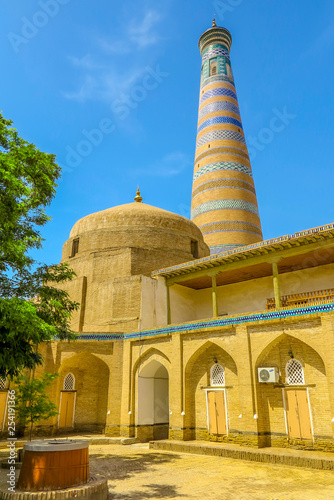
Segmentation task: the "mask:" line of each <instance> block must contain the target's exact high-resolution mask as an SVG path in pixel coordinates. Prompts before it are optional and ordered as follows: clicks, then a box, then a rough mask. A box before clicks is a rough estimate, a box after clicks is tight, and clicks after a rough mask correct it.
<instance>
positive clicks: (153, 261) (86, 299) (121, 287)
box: [62, 191, 210, 333]
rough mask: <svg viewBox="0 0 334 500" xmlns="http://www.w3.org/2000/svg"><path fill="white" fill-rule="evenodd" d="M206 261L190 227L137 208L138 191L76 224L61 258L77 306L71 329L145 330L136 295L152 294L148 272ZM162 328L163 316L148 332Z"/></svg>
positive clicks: (206, 251)
mask: <svg viewBox="0 0 334 500" xmlns="http://www.w3.org/2000/svg"><path fill="white" fill-rule="evenodd" d="M208 255H210V250H209V248H208V246H207V245H206V243H204V240H203V236H202V233H201V231H200V229H199V228H198V227H197V226H196V225H195V224H194V223H193V222H191V221H190V220H188V219H186V218H185V217H182V216H180V215H177V214H173V213H171V212H167V211H166V210H162V209H161V208H156V207H152V206H150V205H147V204H145V203H142V197H141V196H140V193H139V191H138V192H137V195H136V197H135V201H134V202H133V203H129V204H126V205H120V206H117V207H112V208H109V209H107V210H103V211H101V212H97V213H94V214H90V215H88V216H86V217H84V218H82V219H80V220H79V221H78V222H77V223H76V224H75V225H74V226H73V228H72V230H71V233H70V238H69V239H68V240H67V241H66V242H65V244H64V246H63V255H62V262H68V263H69V264H70V266H71V268H72V269H73V270H74V271H75V273H76V275H77V278H76V279H75V280H73V282H72V283H70V284H69V291H70V294H71V298H72V299H74V300H76V301H77V302H79V303H80V304H81V308H80V312H79V313H77V314H76V316H74V318H73V329H74V330H76V331H79V332H95V333H108V332H119V333H128V332H134V331H136V330H138V328H140V327H145V319H146V317H145V313H144V314H142V313H143V311H142V304H143V301H142V293H144V290H145V293H148V291H147V290H146V289H150V292H151V293H153V291H154V290H153V289H154V287H155V286H156V280H153V281H152V279H151V273H152V271H155V270H157V269H162V268H165V267H169V266H171V265H176V264H181V263H182V262H188V261H190V260H193V259H196V258H201V257H206V256H208ZM143 287H144V288H143ZM125 303H126V307H124V304H125ZM146 314H147V313H146ZM151 314H153V315H154V314H155V313H154V311H152V312H151ZM166 322H167V316H166V317H165V318H163V317H159V318H157V319H156V322H155V324H154V326H159V325H162V324H165V323H166Z"/></svg>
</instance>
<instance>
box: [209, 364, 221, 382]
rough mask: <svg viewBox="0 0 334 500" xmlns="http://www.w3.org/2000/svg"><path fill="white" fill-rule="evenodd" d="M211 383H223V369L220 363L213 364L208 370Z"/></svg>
mask: <svg viewBox="0 0 334 500" xmlns="http://www.w3.org/2000/svg"><path fill="white" fill-rule="evenodd" d="M210 382H211V385H225V370H224V368H223V367H222V366H221V365H217V364H215V365H213V367H212V368H211V371H210Z"/></svg>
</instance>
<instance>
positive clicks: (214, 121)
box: [197, 116, 242, 133]
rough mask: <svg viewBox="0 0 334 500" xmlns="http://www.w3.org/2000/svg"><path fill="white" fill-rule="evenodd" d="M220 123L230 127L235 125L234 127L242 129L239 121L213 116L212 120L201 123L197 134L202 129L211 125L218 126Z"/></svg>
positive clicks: (227, 117) (228, 117)
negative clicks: (227, 124)
mask: <svg viewBox="0 0 334 500" xmlns="http://www.w3.org/2000/svg"><path fill="white" fill-rule="evenodd" d="M221 123H229V124H231V125H235V126H236V127H239V128H241V129H242V123H241V122H239V120H236V119H235V118H232V117H230V116H215V117H213V118H208V119H207V120H205V122H203V123H202V124H201V125H200V126H199V127H198V129H197V133H198V132H201V131H202V130H203V129H204V128H206V127H211V126H212V125H219V124H221Z"/></svg>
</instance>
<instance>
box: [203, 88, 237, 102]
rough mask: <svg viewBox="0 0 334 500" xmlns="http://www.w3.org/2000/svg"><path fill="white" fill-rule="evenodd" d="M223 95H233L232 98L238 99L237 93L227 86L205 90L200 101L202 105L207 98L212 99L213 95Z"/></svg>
mask: <svg viewBox="0 0 334 500" xmlns="http://www.w3.org/2000/svg"><path fill="white" fill-rule="evenodd" d="M222 95H223V96H226V97H232V99H235V100H236V101H237V94H236V93H235V92H233V90H231V89H228V88H226V87H217V88H215V89H211V90H208V91H207V92H204V94H203V95H202V96H201V99H200V102H199V103H200V105H201V104H202V103H203V102H204V101H206V100H207V99H211V97H218V96H222Z"/></svg>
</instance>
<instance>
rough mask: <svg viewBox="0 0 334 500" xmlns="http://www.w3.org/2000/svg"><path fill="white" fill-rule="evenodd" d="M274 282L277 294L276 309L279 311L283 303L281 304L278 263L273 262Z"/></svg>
mask: <svg viewBox="0 0 334 500" xmlns="http://www.w3.org/2000/svg"><path fill="white" fill-rule="evenodd" d="M273 281H274V293H275V307H276V309H278V308H279V307H282V303H281V290H280V286H279V279H278V267H277V262H273Z"/></svg>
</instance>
